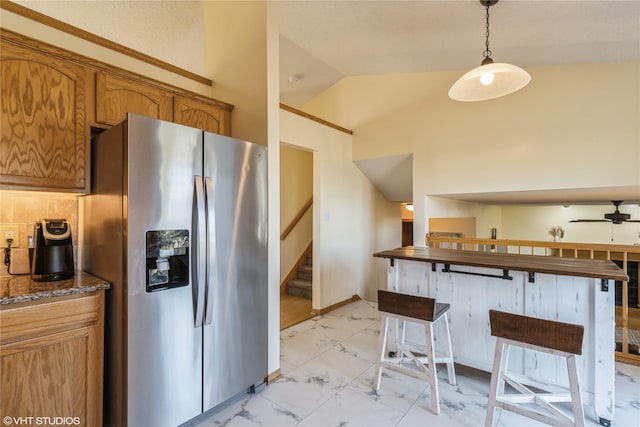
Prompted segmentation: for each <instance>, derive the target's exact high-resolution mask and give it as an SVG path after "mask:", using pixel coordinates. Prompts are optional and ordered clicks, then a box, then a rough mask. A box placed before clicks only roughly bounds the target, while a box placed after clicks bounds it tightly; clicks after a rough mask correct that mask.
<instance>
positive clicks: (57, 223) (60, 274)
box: [31, 219, 74, 282]
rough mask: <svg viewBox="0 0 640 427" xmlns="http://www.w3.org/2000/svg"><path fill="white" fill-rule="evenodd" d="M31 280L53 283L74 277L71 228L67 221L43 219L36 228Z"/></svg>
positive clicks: (34, 231)
mask: <svg viewBox="0 0 640 427" xmlns="http://www.w3.org/2000/svg"><path fill="white" fill-rule="evenodd" d="M33 237H34V239H35V242H34V248H33V255H32V256H31V278H32V279H33V280H35V281H36V282H52V281H54V280H63V279H68V278H70V277H73V275H74V268H73V242H72V240H71V226H70V225H69V223H68V222H67V220H65V219H43V220H40V222H37V223H36V224H35V226H34V230H33Z"/></svg>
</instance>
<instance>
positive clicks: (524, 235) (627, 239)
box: [502, 204, 640, 245]
mask: <svg viewBox="0 0 640 427" xmlns="http://www.w3.org/2000/svg"><path fill="white" fill-rule="evenodd" d="M614 209H615V208H614V207H613V205H609V206H589V205H570V206H569V207H568V208H564V207H562V206H504V207H503V208H502V219H503V220H502V233H503V235H506V236H508V237H507V238H509V239H524V240H548V241H552V240H553V237H552V236H551V235H549V230H550V229H551V227H555V226H560V227H562V229H563V230H564V232H565V234H564V238H563V241H564V242H583V243H613V244H619V245H632V244H634V243H636V242H640V222H635V223H634V222H625V223H622V224H612V223H604V222H595V223H594V222H587V223H570V222H569V221H570V220H574V219H602V218H603V217H604V214H605V213H610V212H613V211H614ZM620 212H623V213H627V214H630V215H631V219H634V220H640V207H638V205H637V204H626V205H625V204H622V205H621V206H620Z"/></svg>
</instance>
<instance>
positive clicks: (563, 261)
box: [373, 246, 629, 281]
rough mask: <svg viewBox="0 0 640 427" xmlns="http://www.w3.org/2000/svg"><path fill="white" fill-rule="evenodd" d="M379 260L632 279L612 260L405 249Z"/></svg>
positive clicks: (382, 254) (382, 255)
mask: <svg viewBox="0 0 640 427" xmlns="http://www.w3.org/2000/svg"><path fill="white" fill-rule="evenodd" d="M373 256H374V257H377V258H389V259H403V260H410V261H422V262H432V263H440V264H452V265H469V266H473V267H487V268H499V269H501V270H516V271H527V272H533V273H546V274H557V275H562V276H578V277H593V278H596V279H610V280H619V281H625V280H629V277H628V276H627V275H626V274H625V273H624V271H623V270H622V269H620V268H619V267H618V266H617V265H616V264H615V263H614V262H613V261H609V260H600V259H578V258H562V257H554V256H541V255H519V254H503V253H492V252H491V253H488V252H473V251H462V250H456V249H434V248H420V247H414V246H405V247H403V248H397V249H391V250H386V251H381V252H376V253H375V254H373Z"/></svg>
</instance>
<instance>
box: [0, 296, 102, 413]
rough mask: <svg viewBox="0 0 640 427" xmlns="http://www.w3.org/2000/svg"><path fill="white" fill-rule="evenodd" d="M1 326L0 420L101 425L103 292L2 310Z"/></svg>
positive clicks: (14, 306)
mask: <svg viewBox="0 0 640 427" xmlns="http://www.w3.org/2000/svg"><path fill="white" fill-rule="evenodd" d="M0 325H2V327H1V328H0V377H1V380H2V389H1V390H0V412H1V416H2V417H3V418H4V417H13V418H14V419H17V420H18V421H19V420H25V419H28V418H25V417H33V418H32V423H33V424H37V422H38V421H41V424H42V425H62V424H64V425H82V426H99V425H102V384H103V374H102V367H103V336H104V291H99V292H95V293H91V294H82V295H79V296H73V297H57V298H52V299H48V300H40V301H34V302H28V303H20V304H11V305H6V306H3V307H2V309H0ZM36 417H39V418H36ZM45 417H48V419H47V418H45ZM55 417H58V418H55ZM60 417H62V418H60ZM47 422H48V424H47Z"/></svg>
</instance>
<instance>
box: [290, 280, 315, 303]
mask: <svg viewBox="0 0 640 427" xmlns="http://www.w3.org/2000/svg"><path fill="white" fill-rule="evenodd" d="M287 293H288V294H289V295H293V296H297V297H302V298H307V299H311V281H310V280H300V279H294V280H289V282H287Z"/></svg>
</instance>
